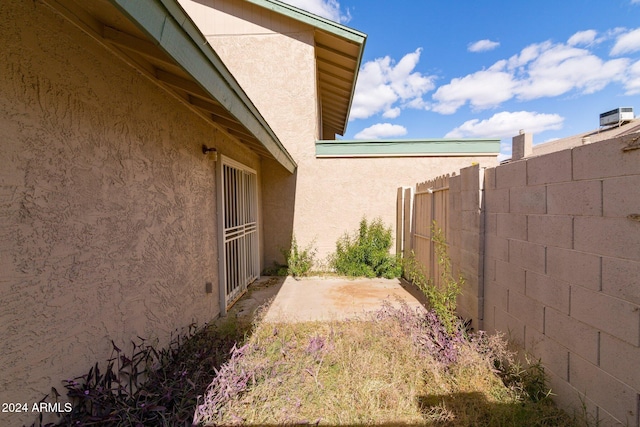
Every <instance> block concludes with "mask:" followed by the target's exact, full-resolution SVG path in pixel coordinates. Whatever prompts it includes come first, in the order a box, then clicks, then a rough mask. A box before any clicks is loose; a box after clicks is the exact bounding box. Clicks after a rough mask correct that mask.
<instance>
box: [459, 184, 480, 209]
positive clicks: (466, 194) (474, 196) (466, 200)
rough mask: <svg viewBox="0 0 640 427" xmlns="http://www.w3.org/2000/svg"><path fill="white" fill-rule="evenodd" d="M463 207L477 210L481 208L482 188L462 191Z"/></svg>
mask: <svg viewBox="0 0 640 427" xmlns="http://www.w3.org/2000/svg"><path fill="white" fill-rule="evenodd" d="M460 197H461V199H460V201H461V204H460V206H461V209H462V210H463V211H476V210H478V209H480V190H478V189H476V190H473V191H465V190H463V191H461V192H460Z"/></svg>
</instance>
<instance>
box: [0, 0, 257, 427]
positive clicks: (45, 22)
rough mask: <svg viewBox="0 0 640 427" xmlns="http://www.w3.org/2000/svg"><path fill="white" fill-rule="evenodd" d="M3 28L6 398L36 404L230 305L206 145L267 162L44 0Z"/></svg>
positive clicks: (19, 6)
mask: <svg viewBox="0 0 640 427" xmlns="http://www.w3.org/2000/svg"><path fill="white" fill-rule="evenodd" d="M35 23H37V25H35ZM0 40H2V43H0V57H1V58H2V61H0V295H1V296H0V301H1V304H0V325H1V327H0V342H2V351H1V352H0V402H29V403H33V402H37V401H39V400H40V399H41V398H42V397H43V396H44V395H45V394H46V393H49V391H50V388H51V386H55V387H56V388H57V389H58V390H59V391H61V392H62V391H63V390H64V388H63V386H62V383H61V382H60V381H61V380H62V379H66V378H70V377H75V376H78V375H81V374H84V373H86V372H87V371H88V369H89V367H90V366H91V365H92V364H93V363H95V362H96V361H102V362H104V361H105V360H106V358H108V357H109V355H110V350H111V343H110V340H113V341H114V342H115V343H116V344H118V343H120V344H123V345H125V344H126V343H128V342H129V340H130V339H132V338H135V336H136V335H139V336H142V337H147V338H150V339H153V338H158V339H159V340H160V342H161V343H166V342H167V340H168V339H169V334H170V333H171V332H172V331H174V330H175V329H177V328H182V327H185V326H188V325H189V324H190V323H191V322H194V321H195V322H198V323H200V324H201V323H203V322H206V321H209V320H211V319H212V318H214V317H215V316H216V315H217V314H218V313H219V302H218V286H217V283H218V272H217V241H216V239H217V233H216V227H215V224H216V198H215V178H214V177H215V163H214V162H213V161H212V160H210V159H207V158H205V156H203V154H202V152H201V145H202V144H207V145H209V146H211V145H215V146H217V147H218V150H219V151H220V152H222V153H225V154H227V155H229V156H230V157H233V158H236V159H238V160H241V161H243V162H244V163H246V164H247V165H248V166H250V167H252V168H254V169H256V170H258V171H259V170H260V160H259V158H258V157H257V156H256V155H255V154H253V152H251V151H249V150H248V149H245V148H244V147H242V146H240V145H238V144H236V143H235V142H234V141H233V140H231V139H229V138H227V137H225V136H224V135H222V134H221V133H217V132H216V131H215V130H214V128H213V126H211V125H209V124H207V123H206V122H205V121H204V120H203V119H202V118H200V117H199V116H197V115H195V114H194V113H193V112H191V111H190V110H189V109H187V108H186V107H184V106H183V105H182V104H181V103H179V102H178V101H176V100H175V99H174V98H173V97H171V96H169V95H167V94H166V93H165V92H164V91H162V90H161V89H159V88H158V87H156V86H155V85H154V84H153V83H151V82H150V81H149V80H147V79H146V78H144V77H142V76H141V74H139V73H138V72H137V71H135V70H133V69H132V68H130V67H129V66H127V65H125V64H124V63H122V62H121V61H120V60H118V59H117V58H116V57H115V56H113V55H112V54H110V53H109V52H108V51H107V50H105V49H103V48H102V47H101V46H99V45H98V44H96V43H95V42H93V40H91V39H89V38H88V37H87V36H85V35H84V34H83V33H81V32H80V31H78V30H77V29H76V28H75V27H73V26H72V25H71V24H69V23H68V22H67V21H65V20H63V19H62V18H60V17H59V16H58V15H56V14H55V13H54V12H52V10H51V9H49V8H48V7H47V6H45V5H43V3H41V2H25V1H22V0H12V1H4V2H1V3H0ZM208 281H209V282H213V293H211V294H207V293H205V282H208ZM31 421H33V417H31V416H29V414H28V415H27V417H26V418H24V417H23V418H20V417H19V416H16V415H11V414H6V413H0V424H2V425H19V424H20V423H21V422H28V423H30V422H31Z"/></svg>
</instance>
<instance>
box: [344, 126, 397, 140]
mask: <svg viewBox="0 0 640 427" xmlns="http://www.w3.org/2000/svg"><path fill="white" fill-rule="evenodd" d="M406 134H407V128H405V127H404V126H400V125H392V124H391V123H376V124H375V125H373V126H369V127H368V128H366V129H363V130H361V131H360V132H358V133H357V134H356V135H355V136H354V138H355V139H380V138H392V137H395V136H403V135H406Z"/></svg>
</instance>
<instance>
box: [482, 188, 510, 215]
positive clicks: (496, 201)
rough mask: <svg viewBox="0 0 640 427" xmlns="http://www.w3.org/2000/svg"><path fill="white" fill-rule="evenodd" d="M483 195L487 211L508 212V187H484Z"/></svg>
mask: <svg viewBox="0 0 640 427" xmlns="http://www.w3.org/2000/svg"><path fill="white" fill-rule="evenodd" d="M484 195H485V197H484V199H485V209H486V211H487V212H509V188H498V189H486V190H485V192H484Z"/></svg>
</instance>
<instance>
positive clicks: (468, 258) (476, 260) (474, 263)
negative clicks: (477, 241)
mask: <svg viewBox="0 0 640 427" xmlns="http://www.w3.org/2000/svg"><path fill="white" fill-rule="evenodd" d="M460 256H461V262H460V268H461V270H462V272H463V273H464V275H465V277H471V276H476V277H477V276H478V274H479V273H480V254H479V253H478V251H467V250H465V249H464V248H463V249H462V250H461V251H460Z"/></svg>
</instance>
